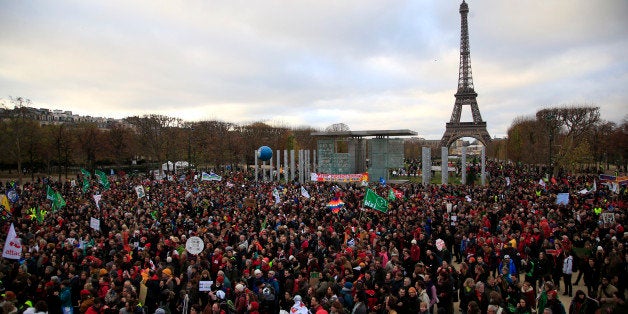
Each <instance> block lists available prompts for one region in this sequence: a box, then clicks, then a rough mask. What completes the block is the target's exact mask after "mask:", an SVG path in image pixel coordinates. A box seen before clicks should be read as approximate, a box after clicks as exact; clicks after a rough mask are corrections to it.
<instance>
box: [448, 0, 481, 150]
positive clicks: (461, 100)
mask: <svg viewBox="0 0 628 314" xmlns="http://www.w3.org/2000/svg"><path fill="white" fill-rule="evenodd" d="M468 14H469V5H468V4H467V3H466V2H465V0H462V3H461V4H460V68H459V70H458V91H457V92H456V94H455V97H456V102H455V104H454V110H453V112H452V113H451V119H450V120H449V122H448V123H447V124H446V128H445V134H443V138H442V139H441V142H440V144H441V147H449V146H450V145H451V144H452V143H453V142H454V141H456V140H457V139H460V138H462V137H473V138H476V139H478V140H479V141H480V142H482V144H484V146H486V145H487V144H488V143H490V142H491V136H490V135H489V134H488V131H487V130H486V122H485V121H482V115H481V114H480V109H479V108H478V102H477V97H478V94H477V93H476V92H475V89H474V88H473V77H472V74H471V48H470V47H469V25H468V23H467V15H468ZM463 105H468V106H470V107H471V114H472V116H473V122H460V114H461V112H462V106H463Z"/></svg>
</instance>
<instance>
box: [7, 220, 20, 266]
mask: <svg viewBox="0 0 628 314" xmlns="http://www.w3.org/2000/svg"><path fill="white" fill-rule="evenodd" d="M2 257H4V258H8V259H20V258H22V242H21V241H20V239H19V238H18V237H17V234H16V233H15V227H13V224H11V228H10V229H9V233H8V234H7V240H6V241H5V242H4V250H2Z"/></svg>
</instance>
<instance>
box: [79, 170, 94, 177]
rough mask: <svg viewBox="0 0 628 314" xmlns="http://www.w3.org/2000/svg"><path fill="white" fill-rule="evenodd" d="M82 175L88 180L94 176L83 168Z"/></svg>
mask: <svg viewBox="0 0 628 314" xmlns="http://www.w3.org/2000/svg"><path fill="white" fill-rule="evenodd" d="M81 173H82V174H83V176H85V177H87V178H89V177H91V176H92V174H91V173H90V172H89V171H87V170H85V169H83V168H81Z"/></svg>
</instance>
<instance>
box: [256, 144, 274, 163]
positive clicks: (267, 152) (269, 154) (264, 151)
mask: <svg viewBox="0 0 628 314" xmlns="http://www.w3.org/2000/svg"><path fill="white" fill-rule="evenodd" d="M257 158H258V159H259V160H261V161H269V160H270V159H271V158H273V150H272V149H270V147H268V146H262V147H260V148H259V149H258V150H257Z"/></svg>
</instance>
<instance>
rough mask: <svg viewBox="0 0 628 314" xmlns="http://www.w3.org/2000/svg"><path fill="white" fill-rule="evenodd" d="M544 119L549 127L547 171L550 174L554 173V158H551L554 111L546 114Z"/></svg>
mask: <svg viewBox="0 0 628 314" xmlns="http://www.w3.org/2000/svg"><path fill="white" fill-rule="evenodd" d="M545 119H546V121H547V126H548V128H549V156H548V158H549V162H548V165H549V172H550V174H554V164H553V162H554V160H553V159H552V157H553V156H552V146H554V129H555V124H556V116H555V115H554V113H550V114H548V115H547V116H545Z"/></svg>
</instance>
